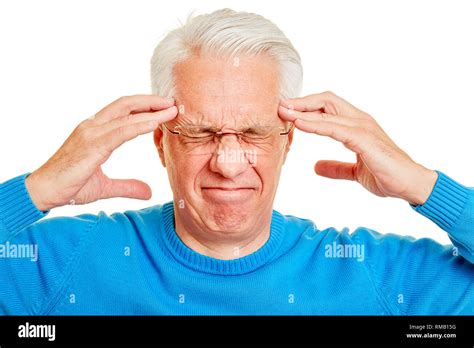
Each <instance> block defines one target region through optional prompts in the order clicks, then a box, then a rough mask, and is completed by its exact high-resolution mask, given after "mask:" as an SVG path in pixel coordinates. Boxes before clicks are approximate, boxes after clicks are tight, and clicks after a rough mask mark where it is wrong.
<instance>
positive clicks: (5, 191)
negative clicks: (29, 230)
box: [0, 173, 49, 242]
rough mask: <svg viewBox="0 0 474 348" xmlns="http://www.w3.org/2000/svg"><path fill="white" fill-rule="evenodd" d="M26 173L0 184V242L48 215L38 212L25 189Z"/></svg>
mask: <svg viewBox="0 0 474 348" xmlns="http://www.w3.org/2000/svg"><path fill="white" fill-rule="evenodd" d="M28 175H30V173H26V174H23V175H20V176H17V177H15V178H13V179H10V180H8V181H6V182H4V183H2V184H0V224H1V225H3V228H1V226H0V242H3V241H6V240H8V239H9V238H11V237H13V236H14V235H16V234H17V233H18V232H19V231H21V230H22V229H23V228H25V227H26V226H28V225H30V224H32V223H34V222H35V221H38V220H39V219H41V218H43V217H45V216H46V215H48V213H49V211H47V212H43V211H41V210H39V209H38V208H37V207H36V206H35V204H34V203H33V201H32V200H31V197H30V194H29V193H28V190H27V189H26V184H25V179H26V177H27V176H28Z"/></svg>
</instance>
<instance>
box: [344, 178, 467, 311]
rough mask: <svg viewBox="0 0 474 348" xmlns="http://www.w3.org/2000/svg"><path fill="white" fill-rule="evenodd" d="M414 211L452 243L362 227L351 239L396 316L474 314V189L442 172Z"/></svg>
mask: <svg viewBox="0 0 474 348" xmlns="http://www.w3.org/2000/svg"><path fill="white" fill-rule="evenodd" d="M411 206H412V208H413V209H414V210H415V211H417V212H419V213H421V214H422V215H424V216H426V217H428V218H429V219H431V220H432V221H433V222H434V223H436V224H437V225H438V226H440V227H441V228H442V229H444V230H445V231H446V232H447V233H448V235H449V238H450V239H451V241H452V242H453V244H454V246H453V245H445V246H443V245H441V244H439V243H437V242H436V241H434V240H432V239H430V238H421V239H415V238H412V237H407V236H399V235H395V234H380V233H378V232H376V231H374V230H371V229H368V228H365V227H359V228H357V229H356V230H355V231H354V233H352V235H351V236H350V237H349V238H351V239H352V243H357V244H361V245H364V247H365V261H364V265H365V268H366V270H367V272H368V274H369V277H370V278H371V280H372V283H373V285H374V287H375V289H376V291H377V293H378V295H379V299H380V300H381V301H382V302H383V305H384V306H385V307H386V308H387V307H388V311H389V312H390V313H392V314H408V315H459V314H464V315H473V314H474V264H473V263H474V254H473V250H474V189H473V188H468V187H465V186H463V185H461V184H459V183H457V182H456V181H454V180H453V179H451V178H449V177H448V176H446V175H445V174H443V173H441V172H438V180H437V182H436V184H435V186H434V188H433V191H432V192H431V195H430V197H429V198H428V200H427V201H426V202H425V203H424V204H423V205H418V206H414V205H411Z"/></svg>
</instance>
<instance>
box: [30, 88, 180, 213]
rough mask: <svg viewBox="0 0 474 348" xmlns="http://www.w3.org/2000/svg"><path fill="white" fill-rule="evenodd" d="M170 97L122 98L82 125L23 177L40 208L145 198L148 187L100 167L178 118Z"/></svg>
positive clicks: (138, 96) (144, 96) (147, 193)
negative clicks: (128, 145) (112, 175)
mask: <svg viewBox="0 0 474 348" xmlns="http://www.w3.org/2000/svg"><path fill="white" fill-rule="evenodd" d="M174 104H175V102H174V100H172V99H166V98H162V97H159V96H156V95H136V96H130V97H122V98H119V99H117V100H116V101H114V102H113V103H111V104H110V105H108V106H106V107H105V108H103V109H102V110H100V111H99V112H98V113H97V114H96V115H94V116H93V117H91V118H89V119H87V120H85V121H83V122H81V123H80V124H79V125H78V126H77V127H76V129H75V130H74V131H73V132H72V134H71V135H70V136H69V138H67V140H66V141H65V142H64V144H63V145H62V146H61V148H60V149H59V150H58V151H57V152H56V153H55V154H54V155H53V156H52V157H51V158H50V159H49V160H48V161H47V162H46V163H45V164H44V165H42V166H41V167H40V168H39V169H37V170H35V171H34V172H33V173H31V175H29V176H28V177H27V178H26V186H27V189H28V192H29V193H30V196H31V197H32V199H33V202H34V203H35V205H36V206H37V208H38V209H40V210H43V211H47V210H50V209H52V208H55V207H59V206H63V205H66V204H85V203H90V202H94V201H97V200H99V199H104V198H112V197H127V198H137V199H149V198H150V197H151V189H150V187H149V186H148V185H147V184H146V183H144V182H142V181H139V180H134V179H110V178H108V177H107V176H106V175H105V174H104V173H103V172H102V169H101V165H102V164H103V163H104V162H105V161H106V160H107V159H108V158H109V157H110V155H111V154H112V152H113V151H114V150H115V149H116V148H117V147H119V146H120V145H122V144H123V143H125V142H127V141H129V140H131V139H134V138H136V137H137V136H138V135H140V134H145V133H149V132H152V131H153V130H155V129H156V128H157V127H158V125H159V124H160V123H163V122H167V121H169V120H172V119H173V118H175V117H176V115H177V113H178V110H177V108H176V106H174Z"/></svg>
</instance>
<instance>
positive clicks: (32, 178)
mask: <svg viewBox="0 0 474 348" xmlns="http://www.w3.org/2000/svg"><path fill="white" fill-rule="evenodd" d="M25 186H26V190H27V191H28V194H29V195H30V197H31V200H32V201H33V203H34V205H35V206H36V208H37V209H38V210H41V211H43V212H46V211H49V210H51V209H52V208H53V207H52V206H50V205H48V204H47V203H45V202H44V194H42V190H41V184H40V183H39V182H38V180H37V175H36V173H35V172H33V173H31V174H30V175H28V176H27V177H26V179H25Z"/></svg>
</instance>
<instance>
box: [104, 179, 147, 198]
mask: <svg viewBox="0 0 474 348" xmlns="http://www.w3.org/2000/svg"><path fill="white" fill-rule="evenodd" d="M113 197H125V198H136V199H143V200H147V199H150V198H151V188H150V186H148V184H146V183H144V182H143V181H140V180H135V179H110V181H109V182H108V184H107V186H106V189H105V190H104V192H103V194H102V198H113Z"/></svg>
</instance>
